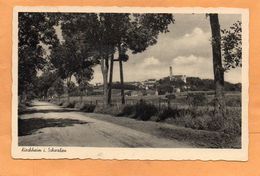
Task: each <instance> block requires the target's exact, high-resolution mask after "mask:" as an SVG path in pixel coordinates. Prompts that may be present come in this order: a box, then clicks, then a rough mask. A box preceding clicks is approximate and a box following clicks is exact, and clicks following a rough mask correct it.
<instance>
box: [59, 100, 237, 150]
mask: <svg viewBox="0 0 260 176" xmlns="http://www.w3.org/2000/svg"><path fill="white" fill-rule="evenodd" d="M56 104H59V105H62V106H63V107H70V108H76V109H78V110H81V111H83V112H96V113H102V114H109V115H107V116H106V115H103V116H100V115H99V116H98V117H96V114H93V115H92V117H93V118H97V119H101V120H105V121H109V122H112V123H115V124H118V125H121V126H126V127H129V128H133V129H135V130H139V131H144V132H148V133H149V134H153V135H156V136H160V137H164V138H170V139H177V140H179V141H188V142H189V143H192V145H195V146H198V147H206V148H240V147H241V141H240V139H241V108H240V107H232V108H228V109H227V117H226V119H225V120H223V118H217V117H215V116H214V112H213V109H212V108H207V107H202V108H201V107H198V106H189V107H188V108H181V107H176V108H164V109H158V107H156V106H154V105H152V104H148V103H146V102H144V101H140V102H139V103H137V104H134V105H124V106H111V107H108V108H103V107H101V106H96V105H94V104H87V103H77V102H75V101H74V102H72V103H67V102H63V103H60V102H56ZM110 115H112V116H110ZM125 117H127V118H125Z"/></svg>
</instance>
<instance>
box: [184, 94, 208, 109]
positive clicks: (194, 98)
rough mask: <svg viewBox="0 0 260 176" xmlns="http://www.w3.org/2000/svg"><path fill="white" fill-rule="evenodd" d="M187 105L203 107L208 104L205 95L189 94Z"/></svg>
mask: <svg viewBox="0 0 260 176" xmlns="http://www.w3.org/2000/svg"><path fill="white" fill-rule="evenodd" d="M186 100H187V103H188V104H189V105H191V106H203V105H206V103H207V98H206V95H205V93H196V94H193V93H188V95H187V97H186Z"/></svg>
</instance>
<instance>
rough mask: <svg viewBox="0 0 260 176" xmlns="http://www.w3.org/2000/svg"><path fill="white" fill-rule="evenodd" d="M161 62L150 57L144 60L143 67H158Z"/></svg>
mask: <svg viewBox="0 0 260 176" xmlns="http://www.w3.org/2000/svg"><path fill="white" fill-rule="evenodd" d="M159 64H160V61H159V60H158V59H156V58H154V57H148V58H145V59H144V60H143V62H142V63H141V67H149V66H158V65H159Z"/></svg>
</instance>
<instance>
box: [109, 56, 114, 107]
mask: <svg viewBox="0 0 260 176" xmlns="http://www.w3.org/2000/svg"><path fill="white" fill-rule="evenodd" d="M113 67H114V54H112V55H111V58H110V73H109V89H108V104H109V105H111V99H112V83H113Z"/></svg>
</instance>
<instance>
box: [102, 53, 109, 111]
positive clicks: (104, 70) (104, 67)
mask: <svg viewBox="0 0 260 176" xmlns="http://www.w3.org/2000/svg"><path fill="white" fill-rule="evenodd" d="M101 71H102V76H103V91H104V96H103V106H104V108H106V107H107V105H108V83H107V77H108V58H102V59H101Z"/></svg>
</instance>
